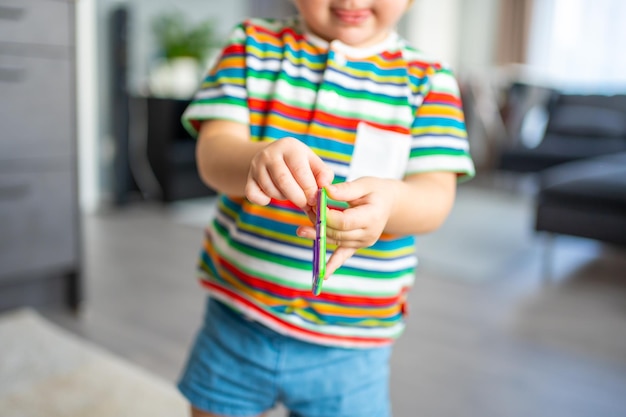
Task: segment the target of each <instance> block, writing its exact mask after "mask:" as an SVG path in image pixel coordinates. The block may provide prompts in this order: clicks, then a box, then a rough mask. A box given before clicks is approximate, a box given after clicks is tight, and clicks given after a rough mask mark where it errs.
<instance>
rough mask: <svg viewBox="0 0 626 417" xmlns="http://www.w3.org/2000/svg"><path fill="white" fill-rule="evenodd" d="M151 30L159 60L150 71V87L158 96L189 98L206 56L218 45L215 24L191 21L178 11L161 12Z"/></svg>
mask: <svg viewBox="0 0 626 417" xmlns="http://www.w3.org/2000/svg"><path fill="white" fill-rule="evenodd" d="M152 31H153V34H154V38H155V40H156V43H157V45H158V49H159V61H158V64H157V65H156V67H155V68H154V69H153V70H152V71H151V74H150V77H149V78H150V80H149V87H150V91H151V94H152V95H154V96H158V97H172V98H189V97H190V96H191V95H192V94H193V93H194V91H195V90H196V88H197V87H198V83H199V81H200V78H201V77H202V70H203V69H204V68H205V66H206V62H207V59H208V57H209V55H210V53H211V51H212V50H213V48H214V47H216V46H217V41H216V36H215V32H214V23H213V21H211V20H205V21H202V22H199V23H197V24H191V23H190V22H189V21H188V20H187V19H186V17H185V16H184V15H183V14H182V13H181V12H179V11H174V12H168V13H163V14H160V15H158V16H157V17H156V18H155V19H154V20H153V21H152Z"/></svg>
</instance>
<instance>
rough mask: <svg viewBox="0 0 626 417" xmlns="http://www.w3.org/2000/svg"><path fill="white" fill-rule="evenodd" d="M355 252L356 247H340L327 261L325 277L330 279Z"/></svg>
mask: <svg viewBox="0 0 626 417" xmlns="http://www.w3.org/2000/svg"><path fill="white" fill-rule="evenodd" d="M355 252H356V249H355V248H344V247H338V248H337V249H336V250H335V251H334V252H333V254H332V255H331V256H330V258H329V259H328V262H327V263H326V275H324V279H328V278H329V277H330V276H331V275H332V274H334V273H335V271H336V270H337V269H339V267H341V265H343V264H344V263H345V262H346V261H347V260H348V259H349V258H350V257H351V256H352V255H354V253H355Z"/></svg>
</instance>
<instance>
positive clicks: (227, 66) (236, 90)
mask: <svg viewBox="0 0 626 417" xmlns="http://www.w3.org/2000/svg"><path fill="white" fill-rule="evenodd" d="M245 38H246V35H245V29H244V26H243V24H241V25H239V26H237V27H236V28H235V29H234V30H233V31H232V32H231V35H230V36H229V38H228V41H227V43H226V45H225V46H224V47H223V49H222V51H221V53H220V56H219V58H218V59H217V61H216V62H215V64H214V65H213V67H212V68H211V69H210V70H209V72H208V74H207V75H206V77H205V78H204V80H203V81H202V84H201V85H200V88H199V89H198V92H197V93H196V94H195V95H194V97H193V99H192V101H191V103H190V104H189V106H188V107H187V109H186V110H185V112H184V113H183V116H182V123H183V125H184V126H185V128H186V129H187V130H188V131H189V133H190V134H191V135H192V136H194V137H195V136H197V135H198V131H199V129H200V125H201V124H202V122H203V121H205V120H210V119H223V120H232V121H235V122H239V123H244V124H248V123H249V119H250V116H249V112H248V103H247V96H248V95H247V92H246V57H245Z"/></svg>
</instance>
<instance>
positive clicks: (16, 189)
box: [0, 184, 30, 200]
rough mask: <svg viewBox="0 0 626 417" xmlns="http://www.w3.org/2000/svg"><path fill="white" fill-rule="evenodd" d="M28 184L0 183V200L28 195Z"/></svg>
mask: <svg viewBox="0 0 626 417" xmlns="http://www.w3.org/2000/svg"><path fill="white" fill-rule="evenodd" d="M29 190H30V185H28V184H10V185H2V184H0V200H16V199H18V198H23V197H24V196H26V195H28V192H29Z"/></svg>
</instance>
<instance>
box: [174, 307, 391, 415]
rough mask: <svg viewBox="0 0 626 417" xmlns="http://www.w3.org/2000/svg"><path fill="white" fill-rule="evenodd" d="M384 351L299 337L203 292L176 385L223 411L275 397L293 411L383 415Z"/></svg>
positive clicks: (246, 409) (198, 403) (250, 409)
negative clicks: (201, 315) (198, 321)
mask: <svg viewBox="0 0 626 417" xmlns="http://www.w3.org/2000/svg"><path fill="white" fill-rule="evenodd" d="M390 354H391V347H389V346H386V347H377V348H369V349H344V348H336V347H328V346H321V345H315V344H311V343H307V342H303V341H300V340H297V339H294V338H291V337H288V336H284V335H281V334H279V333H276V332H274V331H273V330H270V329H268V328H267V327H265V326H263V325H261V324H259V323H258V322H255V321H251V320H249V319H247V318H245V317H244V316H243V315H241V314H240V313H238V312H236V311H234V310H232V309H231V308H230V307H227V306H226V305H224V304H222V303H221V302H219V301H217V300H214V299H210V298H209V301H208V303H207V308H206V314H205V319H204V325H203V327H202V329H201V330H200V331H199V333H198V335H197V337H196V341H195V345H194V347H193V349H192V351H191V354H190V356H189V359H188V362H187V365H186V367H185V370H184V371H183V374H182V377H181V380H180V382H179V384H178V388H179V390H180V392H181V393H182V394H183V395H184V396H185V397H186V398H187V399H188V400H189V402H190V403H191V404H192V405H193V406H194V407H196V408H198V409H200V410H203V411H207V412H210V413H213V414H218V415H222V416H229V417H239V416H241V417H243V416H245V417H251V416H258V415H259V414H262V413H263V412H265V411H267V410H269V409H271V408H273V407H274V406H275V405H276V404H277V403H282V404H283V405H284V406H285V407H286V408H287V409H288V410H289V411H290V414H289V415H290V416H291V417H369V416H371V417H389V416H390V415H391V414H390V404H389V358H390Z"/></svg>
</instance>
